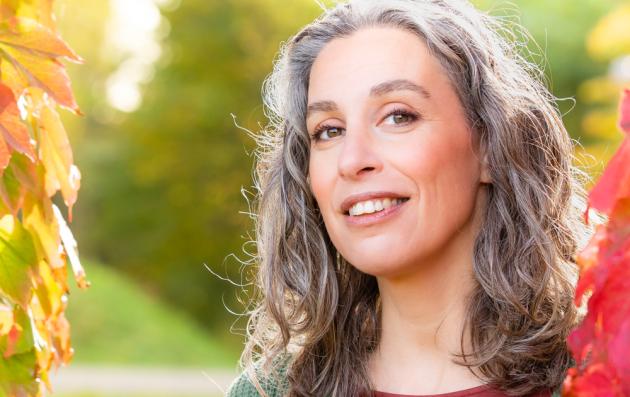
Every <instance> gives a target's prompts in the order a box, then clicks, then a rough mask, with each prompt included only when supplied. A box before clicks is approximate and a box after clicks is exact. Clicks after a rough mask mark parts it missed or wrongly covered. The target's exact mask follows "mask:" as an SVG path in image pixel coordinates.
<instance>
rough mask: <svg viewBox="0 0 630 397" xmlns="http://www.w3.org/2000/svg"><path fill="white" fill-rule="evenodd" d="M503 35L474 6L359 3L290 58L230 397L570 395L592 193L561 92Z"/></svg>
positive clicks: (273, 84)
mask: <svg viewBox="0 0 630 397" xmlns="http://www.w3.org/2000/svg"><path fill="white" fill-rule="evenodd" d="M500 33H505V31H503V30H501V27H500V26H499V25H498V24H497V23H496V22H495V21H494V20H493V19H491V18H490V17H488V16H486V15H484V14H482V13H480V12H479V11H477V10H475V9H474V8H473V7H472V6H471V5H470V4H468V3H466V2H464V1H458V0H417V1H412V0H388V1H380V0H353V1H350V2H349V3H346V4H342V5H339V6H337V7H336V8H334V9H332V10H328V11H326V12H325V13H324V14H323V15H322V16H321V17H320V18H319V19H317V20H316V21H314V22H313V23H311V24H310V25H308V26H306V27H305V28H304V29H303V30H302V31H301V32H300V33H298V34H297V35H296V36H295V37H293V38H292V40H290V42H288V43H287V44H286V45H285V46H284V48H283V51H282V53H281V57H280V58H279V60H278V61H277V63H276V66H275V70H274V72H273V74H272V75H271V76H270V77H269V78H268V80H267V81H266V86H265V93H266V96H265V99H266V106H267V109H268V111H269V112H268V115H269V116H270V119H271V124H270V126H269V128H267V129H266V130H265V131H264V132H263V135H262V136H261V137H260V140H259V145H260V146H259V152H258V165H257V188H258V190H259V197H258V199H259V201H258V203H257V204H258V206H257V229H256V232H257V246H258V257H257V261H258V263H259V266H260V268H259V291H260V297H259V298H260V299H259V300H258V303H257V308H256V309H255V310H254V311H253V313H252V316H251V318H250V323H249V327H248V329H249V333H248V334H249V335H248V337H249V340H248V343H247V345H246V349H245V351H244V353H243V365H244V368H245V371H244V373H243V375H242V376H241V377H240V378H239V379H237V380H236V381H235V383H234V384H233V385H232V387H231V389H230V391H229V393H228V395H229V396H257V395H261V396H265V395H267V396H358V395H366V396H367V395H376V396H395V395H408V396H409V395H411V396H418V395H435V394H438V395H440V396H442V397H446V396H451V397H455V396H468V395H470V396H472V395H475V396H483V395H485V396H505V395H517V396H526V395H540V396H548V395H551V392H555V393H557V392H558V391H559V388H560V386H561V383H562V380H563V379H564V375H565V372H566V370H567V369H568V368H569V367H570V366H571V364H572V359H571V356H570V353H569V351H568V348H567V345H566V337H567V335H568V333H569V331H570V330H571V329H572V328H573V327H574V326H575V325H576V324H577V323H578V321H579V318H578V315H577V311H576V308H575V307H574V305H573V295H574V285H575V282H576V278H577V269H576V266H575V263H574V259H573V258H574V254H575V252H576V250H577V241H578V240H581V238H582V237H583V234H584V225H583V224H582V223H581V221H580V214H581V210H580V209H579V208H580V205H581V204H582V203H583V194H582V190H581V189H580V186H579V184H578V183H577V179H576V176H577V175H578V174H577V171H576V170H575V169H574V168H573V167H572V165H571V164H572V163H571V160H572V155H571V153H572V144H571V140H570V138H569V136H568V134H567V132H566V130H565V128H564V127H563V124H562V121H561V118H560V116H559V114H558V110H557V108H556V106H555V104H554V101H553V97H552V96H551V94H550V93H549V92H548V91H547V89H546V88H545V87H544V85H543V84H541V82H540V81H539V79H540V78H541V75H540V74H537V73H539V71H538V69H537V68H536V67H535V66H533V65H531V64H530V63H528V62H527V61H526V60H524V59H523V58H521V57H520V56H519V55H518V54H517V53H516V52H515V51H514V48H515V46H514V44H513V43H509V42H507V41H505V40H504V39H503V38H502V36H501V35H500Z"/></svg>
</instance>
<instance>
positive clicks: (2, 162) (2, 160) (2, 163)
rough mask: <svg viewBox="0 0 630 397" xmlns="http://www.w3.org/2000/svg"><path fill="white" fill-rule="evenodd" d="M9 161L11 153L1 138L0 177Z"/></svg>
mask: <svg viewBox="0 0 630 397" xmlns="http://www.w3.org/2000/svg"><path fill="white" fill-rule="evenodd" d="M9 160H11V152H9V147H8V146H7V143H6V142H5V141H4V139H3V138H0V176H1V175H2V172H3V171H4V169H5V168H7V166H8V165H9Z"/></svg>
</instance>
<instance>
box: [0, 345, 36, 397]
mask: <svg viewBox="0 0 630 397" xmlns="http://www.w3.org/2000/svg"><path fill="white" fill-rule="evenodd" d="M36 364H37V355H36V352H35V349H32V350H31V351H29V352H27V353H22V354H16V355H14V356H11V357H10V358H8V359H2V360H0V397H5V396H6V397H14V396H36V395H38V390H39V388H40V387H39V384H38V383H37V381H36V380H35V376H34V371H35V368H36Z"/></svg>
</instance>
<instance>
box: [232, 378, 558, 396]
mask: <svg viewBox="0 0 630 397" xmlns="http://www.w3.org/2000/svg"><path fill="white" fill-rule="evenodd" d="M281 375H283V374H282V373H281ZM260 386H261V387H262V389H263V390H264V391H265V393H267V396H268V397H283V396H284V393H285V392H286V390H287V388H288V382H287V380H286V377H283V381H282V382H280V383H277V382H270V381H265V380H261V381H260ZM560 391H561V388H558V389H556V390H554V392H553V394H552V397H560ZM227 397H261V394H260V393H259V392H258V390H257V389H256V387H255V386H254V384H253V383H252V382H251V380H250V379H249V376H248V375H247V373H245V372H243V373H242V374H241V375H240V376H239V377H238V378H236V380H234V382H233V383H232V385H231V386H230V388H229V389H228V392H227Z"/></svg>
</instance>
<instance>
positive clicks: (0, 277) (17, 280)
mask: <svg viewBox="0 0 630 397" xmlns="http://www.w3.org/2000/svg"><path fill="white" fill-rule="evenodd" d="M35 263H36V254H35V246H34V244H33V240H32V239H31V236H30V234H29V233H28V232H27V231H26V230H25V229H24V228H23V227H22V224H21V223H20V222H19V221H18V220H17V219H16V218H15V217H13V215H5V216H3V217H2V218H0V290H2V291H3V292H4V293H5V294H6V295H7V296H8V297H9V298H11V299H12V300H13V301H14V302H16V303H18V304H20V305H21V306H22V307H23V308H24V309H25V310H26V308H27V306H28V303H29V301H30V298H31V294H32V289H31V271H30V269H31V267H32V266H33V265H35Z"/></svg>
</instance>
